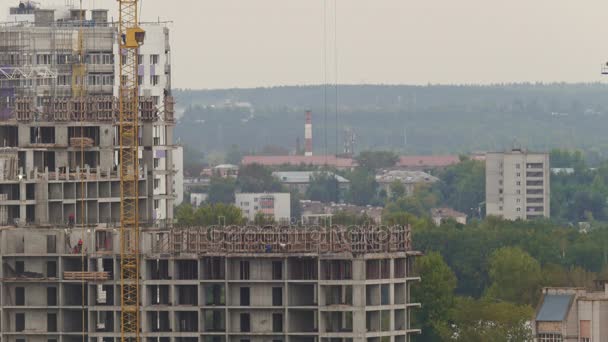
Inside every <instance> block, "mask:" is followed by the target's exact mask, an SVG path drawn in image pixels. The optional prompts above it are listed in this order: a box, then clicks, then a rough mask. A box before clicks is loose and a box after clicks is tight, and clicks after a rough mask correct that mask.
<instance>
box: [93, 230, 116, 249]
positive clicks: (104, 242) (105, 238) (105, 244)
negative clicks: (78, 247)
mask: <svg viewBox="0 0 608 342" xmlns="http://www.w3.org/2000/svg"><path fill="white" fill-rule="evenodd" d="M112 241H113V240H112V232H110V231H97V232H95V250H96V251H98V252H111V251H112V250H113V246H112Z"/></svg>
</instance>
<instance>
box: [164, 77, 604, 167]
mask: <svg viewBox="0 0 608 342" xmlns="http://www.w3.org/2000/svg"><path fill="white" fill-rule="evenodd" d="M606 93H608V85H603V84H512V85H510V84H509V85H492V86H467V85H463V86H434V85H428V86H371V85H352V86H351V85H344V86H339V87H338V88H337V94H338V101H337V106H336V89H335V88H325V87H323V86H302V87H295V86H294V87H275V88H256V89H226V90H176V91H175V96H176V99H177V103H178V106H179V108H180V110H181V111H183V112H182V113H181V117H180V119H179V122H178V124H177V128H176V136H177V137H178V139H180V141H181V143H182V144H184V145H185V146H186V147H187V148H190V150H192V151H195V152H198V153H201V152H202V153H204V154H205V155H206V156H209V155H211V154H214V153H215V154H224V153H226V152H227V151H228V150H229V148H230V147H231V146H233V145H235V146H237V147H238V148H239V149H240V150H241V151H243V152H246V153H253V152H255V153H264V152H265V151H274V152H277V151H295V149H296V144H297V140H298V139H299V140H300V143H301V144H303V134H304V111H305V110H307V109H310V110H312V111H313V131H314V132H313V136H314V148H315V152H316V153H323V152H325V151H326V150H327V151H328V153H335V151H336V144H337V145H338V148H337V150H338V151H339V152H341V151H342V148H343V140H344V137H345V135H346V134H345V132H346V130H351V131H352V132H353V133H354V134H355V136H356V142H355V152H359V151H363V150H368V149H372V150H381V149H384V150H392V151H396V152H399V153H409V154H440V153H453V154H456V153H469V152H473V151H487V150H500V149H504V148H508V147H511V146H513V145H518V146H523V147H527V148H529V149H534V150H550V149H552V148H562V149H578V150H582V151H584V152H585V154H586V156H587V157H588V158H587V160H588V162H590V163H591V164H594V159H596V158H598V157H602V155H603V154H605V152H604V150H605V148H606V147H608V135H606V134H605V132H604V127H607V126H608V96H605V94H606ZM336 109H337V110H336ZM336 113H337V115H336ZM336 134H337V139H336ZM269 147H274V149H269Z"/></svg>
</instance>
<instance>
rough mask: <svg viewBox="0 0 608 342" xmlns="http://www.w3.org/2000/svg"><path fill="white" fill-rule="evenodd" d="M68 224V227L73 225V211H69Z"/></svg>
mask: <svg viewBox="0 0 608 342" xmlns="http://www.w3.org/2000/svg"><path fill="white" fill-rule="evenodd" d="M68 224H69V226H70V227H74V213H71V214H70V216H69V218H68Z"/></svg>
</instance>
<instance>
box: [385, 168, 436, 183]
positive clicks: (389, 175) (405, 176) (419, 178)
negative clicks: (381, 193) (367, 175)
mask: <svg viewBox="0 0 608 342" xmlns="http://www.w3.org/2000/svg"><path fill="white" fill-rule="evenodd" d="M438 180H439V178H437V177H435V176H431V175H430V174H428V173H426V172H422V171H406V170H389V171H385V172H384V173H382V174H379V175H376V181H377V182H379V183H392V182H394V181H400V182H402V183H435V182H437V181H438Z"/></svg>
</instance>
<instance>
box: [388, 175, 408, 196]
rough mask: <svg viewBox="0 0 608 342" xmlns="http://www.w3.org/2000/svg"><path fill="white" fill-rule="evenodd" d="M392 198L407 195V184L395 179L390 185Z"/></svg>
mask: <svg viewBox="0 0 608 342" xmlns="http://www.w3.org/2000/svg"><path fill="white" fill-rule="evenodd" d="M390 190H391V191H390V192H391V198H399V197H402V196H404V195H405V186H403V183H401V182H400V181H398V180H396V179H395V180H394V181H393V182H392V183H391V185H390Z"/></svg>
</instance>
